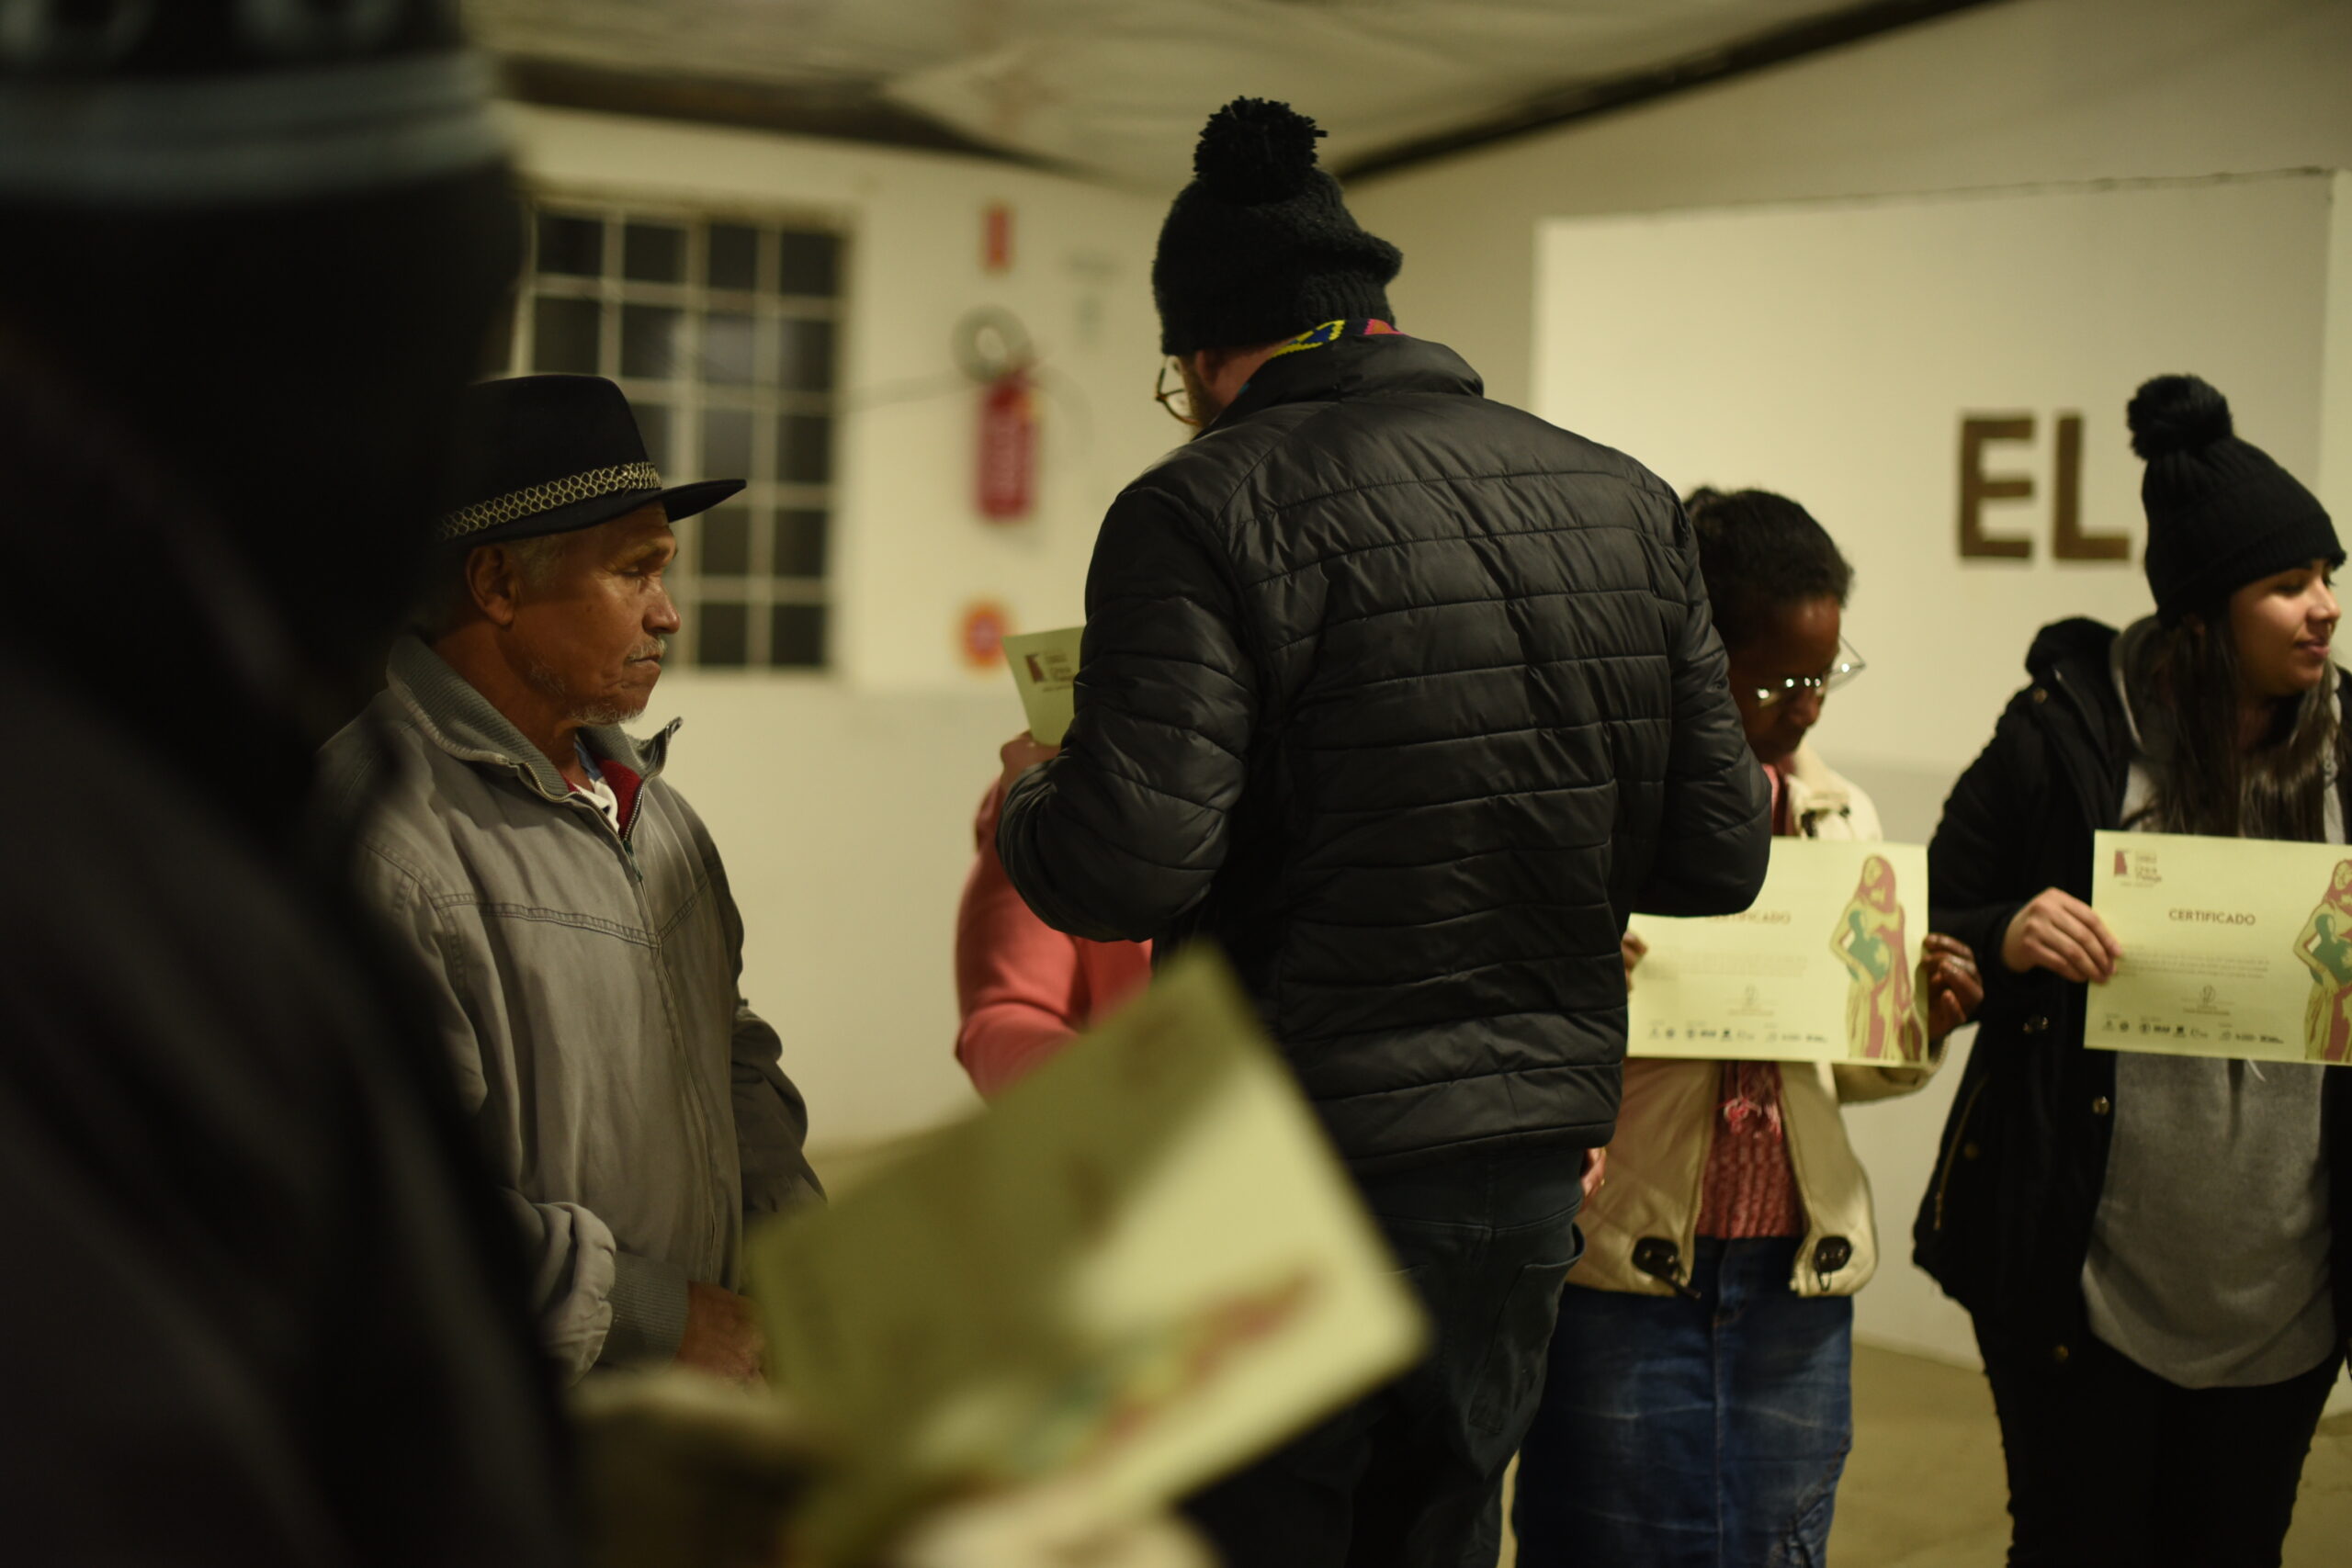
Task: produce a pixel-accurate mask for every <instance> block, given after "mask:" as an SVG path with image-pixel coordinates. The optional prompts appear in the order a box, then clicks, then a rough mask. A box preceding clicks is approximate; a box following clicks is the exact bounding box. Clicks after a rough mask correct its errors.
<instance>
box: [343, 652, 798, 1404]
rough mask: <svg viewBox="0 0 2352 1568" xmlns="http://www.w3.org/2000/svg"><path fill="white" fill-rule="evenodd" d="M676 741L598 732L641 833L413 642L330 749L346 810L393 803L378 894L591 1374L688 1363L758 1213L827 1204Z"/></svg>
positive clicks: (376, 810)
mask: <svg viewBox="0 0 2352 1568" xmlns="http://www.w3.org/2000/svg"><path fill="white" fill-rule="evenodd" d="M677 728H678V726H677V725H676V724H675V723H673V724H672V725H671V726H670V727H669V728H666V729H664V730H662V733H661V734H659V735H657V736H655V737H654V738H653V739H651V740H650V741H649V742H646V743H643V744H641V745H640V744H639V743H638V742H637V741H634V740H632V739H630V738H629V737H628V736H627V735H625V734H623V733H622V732H621V731H620V730H619V729H617V728H613V729H591V730H588V731H586V732H585V739H586V743H587V746H588V749H589V750H590V751H591V752H593V753H594V754H595V755H596V756H598V757H599V758H605V759H610V760H612V761H617V762H620V763H622V764H624V765H625V766H627V767H628V768H631V769H633V770H635V771H636V772H637V773H639V775H641V776H642V778H643V780H644V784H643V786H642V788H641V789H640V791H639V795H638V797H637V806H636V812H635V815H634V817H633V818H630V819H629V823H628V832H627V834H626V836H617V835H616V834H615V833H614V831H613V830H612V829H611V828H610V827H609V826H608V825H607V824H606V822H605V818H604V816H603V814H602V813H601V812H600V811H599V810H598V809H597V807H595V805H594V804H593V803H592V802H591V801H590V800H589V799H588V798H587V797H586V796H583V795H575V794H573V793H572V792H571V788H570V786H569V785H567V784H565V783H564V780H563V776H562V775H561V774H560V773H557V772H556V770H555V767H554V765H553V764H552V763H551V762H549V761H548V759H547V758H546V757H544V756H542V755H541V754H540V753H539V751H538V750H537V748H536V747H534V746H533V745H532V744H531V743H530V742H529V741H528V740H526V739H524V738H523V735H522V733H521V731H519V730H517V729H516V728H515V727H514V725H512V724H511V723H509V722H508V721H507V720H506V718H505V717H504V716H503V715H501V714H500V713H499V712H498V711H497V710H496V709H495V708H493V707H492V706H491V705H490V703H489V702H488V701H487V700H486V699H485V698H483V697H482V696H481V694H480V693H478V692H476V691H475V690H474V689H473V687H472V686H470V685H469V684H468V683H467V682H466V681H465V680H464V679H463V678H462V677H461V676H459V675H458V673H457V671H454V670H452V669H450V668H449V666H448V665H447V663H445V662H444V661H443V660H441V659H440V657H439V656H438V655H436V654H435V653H434V652H433V650H432V649H429V648H427V647H426V646H425V645H424V643H422V642H420V641H418V640H417V639H415V638H413V637H403V638H402V639H401V642H400V643H399V644H397V645H396V646H395V647H394V649H393V650H392V656H391V662H390V670H389V671H388V682H387V688H386V690H385V691H384V692H383V693H381V694H379V696H378V697H377V698H376V700H375V701H374V702H373V703H372V704H370V705H368V711H367V712H366V713H364V714H363V715H361V716H360V717H359V718H357V719H356V720H354V721H353V722H352V723H351V724H350V725H348V726H347V727H345V729H344V730H343V732H342V733H341V734H339V735H337V736H336V737H335V738H334V739H333V740H331V741H329V742H328V743H327V746H326V749H325V751H324V753H323V754H322V762H323V768H322V773H323V778H324V782H325V785H326V788H327V789H328V790H329V791H330V792H331V794H332V795H336V796H340V797H343V799H344V801H345V802H353V801H357V800H361V799H366V800H368V802H369V806H368V817H367V818H366V822H365V826H364V827H363V829H362V830H361V833H360V836H359V844H358V852H357V865H356V881H357V885H358V886H359V889H360V892H361V894H362V896H363V897H366V898H367V899H368V902H369V903H370V904H371V905H372V906H373V907H374V908H375V909H376V910H377V911H378V912H379V915H380V916H381V917H382V919H383V921H384V923H385V925H386V927H387V928H388V930H389V932H390V937H391V940H392V941H393V942H395V943H396V944H397V945H398V946H399V947H400V948H401V952H402V956H403V957H404V958H405V959H406V960H407V961H408V963H409V964H410V966H411V967H412V968H413V970H414V972H415V973H416V975H417V976H418V977H419V979H420V980H421V981H422V982H423V984H424V987H425V991H426V995H427V997H428V999H429V1000H430V1001H431V1003H432V1005H433V1007H434V1009H435V1015H436V1017H437V1020H438V1021H439V1024H440V1029H441V1034H442V1038H443V1039H444V1040H446V1041H447V1043H448V1047H449V1052H450V1055H451V1056H452V1057H453V1059H454V1060H455V1063H456V1066H457V1071H458V1084H459V1087H460V1089H462V1091H463V1092H464V1095H465V1099H466V1103H467V1106H468V1108H469V1110H471V1111H472V1112H473V1114H474V1117H475V1120H476V1123H477V1125H478V1127H479V1130H480V1132H481V1141H482V1145H483V1147H484V1149H485V1150H486V1151H487V1154H488V1156H489V1159H490V1162H491V1165H492V1172H493V1174H494V1176H495V1177H496V1179H497V1180H498V1182H499V1184H500V1185H501V1186H502V1187H503V1188H504V1189H505V1190H506V1196H507V1200H508V1202H509V1203H510V1205H511V1206H512V1208H513V1210H514V1212H515V1218H516V1220H517V1221H518V1223H519V1224H521V1225H522V1226H523V1231H524V1235H525V1238H526V1245H527V1247H528V1248H529V1251H530V1254H531V1257H532V1258H533V1261H534V1264H535V1269H534V1274H535V1279H534V1283H535V1287H536V1292H537V1303H538V1306H539V1309H540V1320H541V1324H542V1330H543V1333H544V1335H545V1337H546V1339H547V1343H548V1348H549V1349H550V1351H551V1353H552V1354H553V1355H554V1356H555V1357H556V1359H557V1360H558V1361H559V1363H560V1364H561V1365H562V1366H563V1367H564V1368H565V1370H566V1371H567V1373H568V1375H569V1376H570V1377H571V1378H575V1379H576V1378H578V1377H579V1376H581V1375H582V1373H584V1372H586V1371H588V1370H589V1369H590V1368H591V1367H593V1366H595V1365H597V1364H599V1363H603V1364H606V1365H612V1364H617V1363H625V1362H630V1361H642V1360H654V1359H668V1358H669V1357H670V1356H671V1355H673V1354H674V1353H675V1351H676V1349H677V1347H678V1343H679V1340H680V1338H681V1337H682V1336H683V1334H684V1328H685V1315H686V1285H687V1283H688V1281H690V1280H707V1281H708V1282H710V1283H713V1284H718V1285H722V1286H724V1287H726V1288H727V1289H729V1290H734V1289H736V1288H738V1285H739V1283H740V1274H741V1266H742V1240H743V1226H744V1222H745V1220H746V1219H747V1218H748V1217H750V1216H752V1215H757V1214H763V1213H771V1212H773V1211H775V1210H778V1209H783V1208H786V1207H788V1206H790V1205H792V1204H794V1203H797V1202H799V1201H802V1200H804V1199H807V1198H809V1197H812V1196H815V1195H816V1194H817V1193H818V1186H817V1181H816V1178H815V1177H814V1176H813V1175H812V1174H811V1173H810V1171H809V1166H808V1163H807V1161H806V1160H805V1159H803V1158H802V1156H801V1143H802V1140H803V1138H804V1136H805V1134H806V1133H807V1130H808V1114H807V1111H806V1110H805V1109H804V1107H803V1105H802V1103H801V1099H800V1095H799V1092H798V1091H797V1089H794V1088H793V1087H792V1084H791V1082H790V1081H789V1080H788V1079H786V1077H785V1076H784V1072H783V1070H782V1068H781V1067H780V1066H778V1065H777V1057H778V1053H779V1050H780V1043H779V1042H778V1040H777V1038H776V1034H775V1030H773V1029H771V1028H770V1027H769V1026H768V1025H767V1024H766V1023H765V1022H763V1021H761V1019H760V1018H759V1016H758V1015H757V1014H755V1013H753V1012H752V1010H751V1008H750V1007H749V1006H747V1005H746V1004H745V1003H744V1001H743V998H742V996H741V992H740V990H739V989H738V984H739V977H740V976H741V969H742V950H743V926H742V920H741V917H740V916H738V915H737V913H736V910H735V901H734V898H733V897H732V896H731V895H730V894H729V891H728V886H727V874H726V873H725V871H723V870H722V869H721V868H720V865H719V861H718V850H717V849H716V848H715V847H714V846H713V845H712V843H711V840H710V835H709V833H708V832H707V830H706V829H704V827H703V824H702V820H701V818H698V817H696V816H695V813H694V810H693V808H692V807H689V806H687V804H686V803H685V801H684V798H682V797H681V796H680V795H679V794H678V793H677V791H675V790H674V789H672V788H671V787H670V786H669V785H668V784H664V783H662V781H661V773H662V764H663V762H664V761H665V760H666V759H667V756H668V752H669V746H670V739H671V737H672V736H673V734H674V733H675V732H676V730H677Z"/></svg>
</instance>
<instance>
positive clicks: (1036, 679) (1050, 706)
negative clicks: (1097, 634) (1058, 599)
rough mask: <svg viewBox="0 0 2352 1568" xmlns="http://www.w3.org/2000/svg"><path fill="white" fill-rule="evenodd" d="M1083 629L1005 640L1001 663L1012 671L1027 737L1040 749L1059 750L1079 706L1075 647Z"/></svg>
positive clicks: (1081, 627)
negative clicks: (1024, 716) (1033, 740)
mask: <svg viewBox="0 0 2352 1568" xmlns="http://www.w3.org/2000/svg"><path fill="white" fill-rule="evenodd" d="M1085 635H1086V628H1085V627H1084V626H1064V627H1062V628H1061V629H1060V630H1058V631H1050V632H1023V633H1021V634H1020V635H1019V636H1017V637H1006V638H1005V639H1004V661H1005V663H1006V664H1008V665H1010V666H1011V667H1012V683H1013V685H1014V686H1015V687H1017V688H1018V689H1019V690H1020V693H1021V706H1022V709H1023V712H1025V713H1027V714H1028V716H1029V733H1030V735H1031V737H1032V738H1034V739H1035V740H1036V742H1037V744H1038V745H1040V746H1058V745H1060V744H1061V743H1062V736H1063V735H1064V734H1066V733H1067V732H1068V731H1069V721H1070V717H1071V716H1072V715H1073V714H1074V713H1075V712H1076V711H1077V704H1078V645H1079V639H1080V638H1081V637H1084V636H1085Z"/></svg>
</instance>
